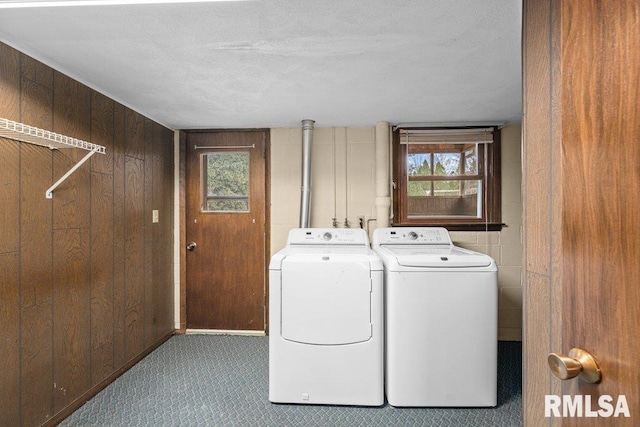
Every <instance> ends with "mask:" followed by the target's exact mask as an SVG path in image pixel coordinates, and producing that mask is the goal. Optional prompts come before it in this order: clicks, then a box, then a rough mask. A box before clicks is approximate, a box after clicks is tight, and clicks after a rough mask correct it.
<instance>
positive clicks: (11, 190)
mask: <svg viewBox="0 0 640 427" xmlns="http://www.w3.org/2000/svg"><path fill="white" fill-rule="evenodd" d="M0 54H2V57H1V59H2V60H0V100H2V102H0V117H3V118H7V119H10V120H16V121H17V120H20V55H19V54H18V53H17V52H16V51H15V50H13V49H11V48H9V47H8V46H6V45H4V44H1V43H0ZM19 147H20V146H19V143H17V142H15V141H13V140H9V139H4V138H0V150H1V152H0V158H2V160H3V168H2V169H7V170H2V171H0V200H2V201H3V202H2V204H1V205H0V253H4V252H14V251H17V250H18V245H19V239H20V235H19V228H18V217H19V205H18V191H19V190H18V181H17V178H18V175H17V172H18V166H19V164H20V162H19V155H20V152H19ZM5 165H6V166H5ZM5 201H6V202H5Z"/></svg>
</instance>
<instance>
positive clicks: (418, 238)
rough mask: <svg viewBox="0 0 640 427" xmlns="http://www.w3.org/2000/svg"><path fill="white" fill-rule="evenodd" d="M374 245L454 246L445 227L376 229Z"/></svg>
mask: <svg viewBox="0 0 640 427" xmlns="http://www.w3.org/2000/svg"><path fill="white" fill-rule="evenodd" d="M373 244H374V245H393V244H402V245H452V242H451V237H449V232H448V231H447V229H446V228H443V227H395V228H376V229H375V230H374V231H373Z"/></svg>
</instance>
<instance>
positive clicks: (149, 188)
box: [144, 119, 159, 347]
mask: <svg viewBox="0 0 640 427" xmlns="http://www.w3.org/2000/svg"><path fill="white" fill-rule="evenodd" d="M155 143H156V141H154V135H153V122H152V121H151V120H149V119H145V120H144V152H145V155H144V278H145V280H144V303H145V307H144V308H145V310H144V332H145V334H144V338H145V347H147V346H149V345H151V344H152V343H153V341H154V318H155V315H156V310H155V308H156V307H155V302H154V292H153V288H154V286H155V283H154V279H155V277H154V274H153V261H154V254H155V247H154V242H153V229H154V228H155V225H156V224H153V223H152V221H151V220H152V217H151V215H152V210H153V209H155V207H154V204H153V198H154V193H155V191H154V188H155V187H157V186H158V184H159V183H156V182H154V181H155V180H154V178H155V177H154V176H153V163H154V158H155V157H156V155H155V149H157V148H158V147H155V146H154V145H155Z"/></svg>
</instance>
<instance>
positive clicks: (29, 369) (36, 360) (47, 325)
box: [2, 300, 55, 426]
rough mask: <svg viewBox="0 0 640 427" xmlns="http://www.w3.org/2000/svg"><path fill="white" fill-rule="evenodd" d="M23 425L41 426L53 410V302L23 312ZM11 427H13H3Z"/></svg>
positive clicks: (40, 304)
mask: <svg viewBox="0 0 640 427" xmlns="http://www.w3.org/2000/svg"><path fill="white" fill-rule="evenodd" d="M21 325H22V366H21V371H22V375H21V382H22V394H21V400H22V408H21V410H22V424H23V425H24V426H39V425H42V424H43V423H44V422H46V421H47V420H48V419H50V418H51V417H52V416H53V415H54V413H55V411H54V408H53V384H54V378H53V352H52V349H53V300H51V301H47V302H43V303H39V304H38V305H33V306H30V307H23V308H22V322H21ZM2 425H11V424H2Z"/></svg>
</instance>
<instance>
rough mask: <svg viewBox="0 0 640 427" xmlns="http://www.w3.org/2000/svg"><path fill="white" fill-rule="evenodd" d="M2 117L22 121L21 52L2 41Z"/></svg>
mask: <svg viewBox="0 0 640 427" xmlns="http://www.w3.org/2000/svg"><path fill="white" fill-rule="evenodd" d="M0 99H1V100H2V102H0V117H3V118H5V119H9V120H14V121H20V53H19V52H18V51H16V50H15V49H13V48H11V47H9V46H7V45H6V44H4V43H0Z"/></svg>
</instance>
